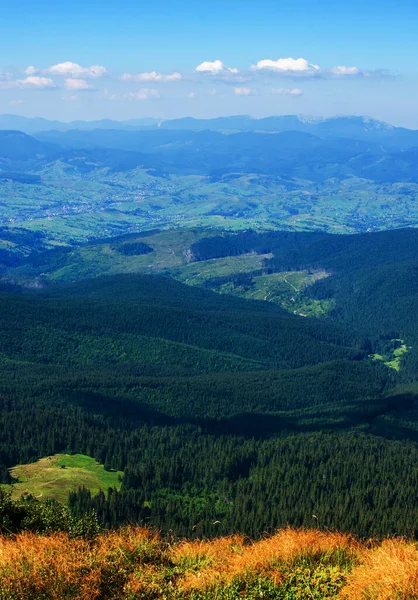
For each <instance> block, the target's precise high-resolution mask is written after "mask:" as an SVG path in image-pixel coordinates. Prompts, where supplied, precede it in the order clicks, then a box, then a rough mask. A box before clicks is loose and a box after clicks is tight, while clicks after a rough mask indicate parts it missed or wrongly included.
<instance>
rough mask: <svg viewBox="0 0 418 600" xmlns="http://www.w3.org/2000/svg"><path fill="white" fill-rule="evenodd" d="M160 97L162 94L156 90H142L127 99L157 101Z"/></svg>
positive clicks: (130, 94)
mask: <svg viewBox="0 0 418 600" xmlns="http://www.w3.org/2000/svg"><path fill="white" fill-rule="evenodd" d="M160 97H161V96H160V92H159V91H158V90H156V89H154V88H141V89H140V90H137V91H136V92H130V93H129V94H126V95H125V98H129V99H130V100H157V99H158V98H160Z"/></svg>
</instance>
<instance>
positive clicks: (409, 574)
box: [340, 540, 418, 600]
mask: <svg viewBox="0 0 418 600" xmlns="http://www.w3.org/2000/svg"><path fill="white" fill-rule="evenodd" d="M340 597H341V598H346V599H349V600H364V599H369V600H413V599H417V598H418V549H417V546H416V544H414V543H408V542H406V541H405V540H385V541H384V542H382V544H381V545H380V546H377V547H376V548H373V549H371V550H363V552H362V553H361V557H360V564H359V565H358V566H357V567H355V568H354V569H353V571H352V572H351V574H350V576H349V577H348V581H347V586H346V587H344V589H343V590H342V591H341V594H340Z"/></svg>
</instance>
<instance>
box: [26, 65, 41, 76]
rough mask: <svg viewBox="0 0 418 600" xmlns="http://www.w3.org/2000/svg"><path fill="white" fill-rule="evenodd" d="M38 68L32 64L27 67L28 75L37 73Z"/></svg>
mask: <svg viewBox="0 0 418 600" xmlns="http://www.w3.org/2000/svg"><path fill="white" fill-rule="evenodd" d="M37 72H38V69H37V68H36V67H32V66H31V65H30V66H29V67H27V68H26V69H25V74H26V75H36V73H37Z"/></svg>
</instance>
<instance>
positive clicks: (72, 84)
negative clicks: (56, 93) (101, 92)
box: [64, 78, 94, 92]
mask: <svg viewBox="0 0 418 600" xmlns="http://www.w3.org/2000/svg"><path fill="white" fill-rule="evenodd" d="M64 86H65V89H67V90H70V91H79V92H85V91H87V90H94V86H92V85H91V84H90V83H89V82H88V81H86V80H85V79H71V78H67V79H66V80H65V83H64Z"/></svg>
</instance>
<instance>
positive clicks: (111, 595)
mask: <svg viewBox="0 0 418 600" xmlns="http://www.w3.org/2000/svg"><path fill="white" fill-rule="evenodd" d="M417 597H418V549H417V546H416V544H415V543H412V542H407V541H405V540H397V539H392V540H386V541H384V542H382V543H374V542H368V543H367V545H364V544H361V543H359V542H358V541H356V540H355V539H353V538H352V537H350V536H348V535H344V534H339V533H330V532H326V533H325V532H322V531H318V530H303V529H301V530H294V529H290V528H288V529H284V530H282V531H279V532H277V533H276V534H275V535H273V536H272V537H270V538H266V539H262V540H261V541H258V542H251V541H249V540H246V539H244V538H243V537H242V536H239V535H234V536H230V537H226V538H218V539H215V540H212V541H204V540H197V541H177V542H171V543H167V541H164V540H163V539H161V538H160V537H159V536H158V535H156V534H154V533H152V532H151V531H148V530H146V529H140V528H134V527H128V528H125V529H122V530H120V531H117V532H109V533H106V534H102V535H99V536H97V537H96V538H95V539H94V541H87V540H83V539H69V538H68V537H67V536H66V535H64V534H54V535H50V536H39V535H34V534H29V533H24V534H20V535H16V536H13V537H6V536H5V537H1V538H0V598H2V599H4V600H6V599H7V600H9V599H14V600H26V599H29V598H30V599H32V600H36V599H41V598H49V599H50V600H70V599H78V600H91V599H93V598H101V599H103V600H106V599H114V600H117V599H119V600H140V599H143V600H145V599H146V600H152V599H158V598H161V599H164V600H180V599H183V600H187V599H189V600H209V599H215V598H216V599H218V600H221V599H223V600H235V599H237V600H238V599H240V598H247V599H251V600H255V599H259V598H269V599H271V600H274V599H277V600H279V599H281V600H283V599H287V600H308V599H314V600H331V599H333V598H339V599H346V600H349V599H351V600H362V599H364V600H366V599H367V600H394V599H395V598H396V599H398V600H412V599H413V598H417Z"/></svg>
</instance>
